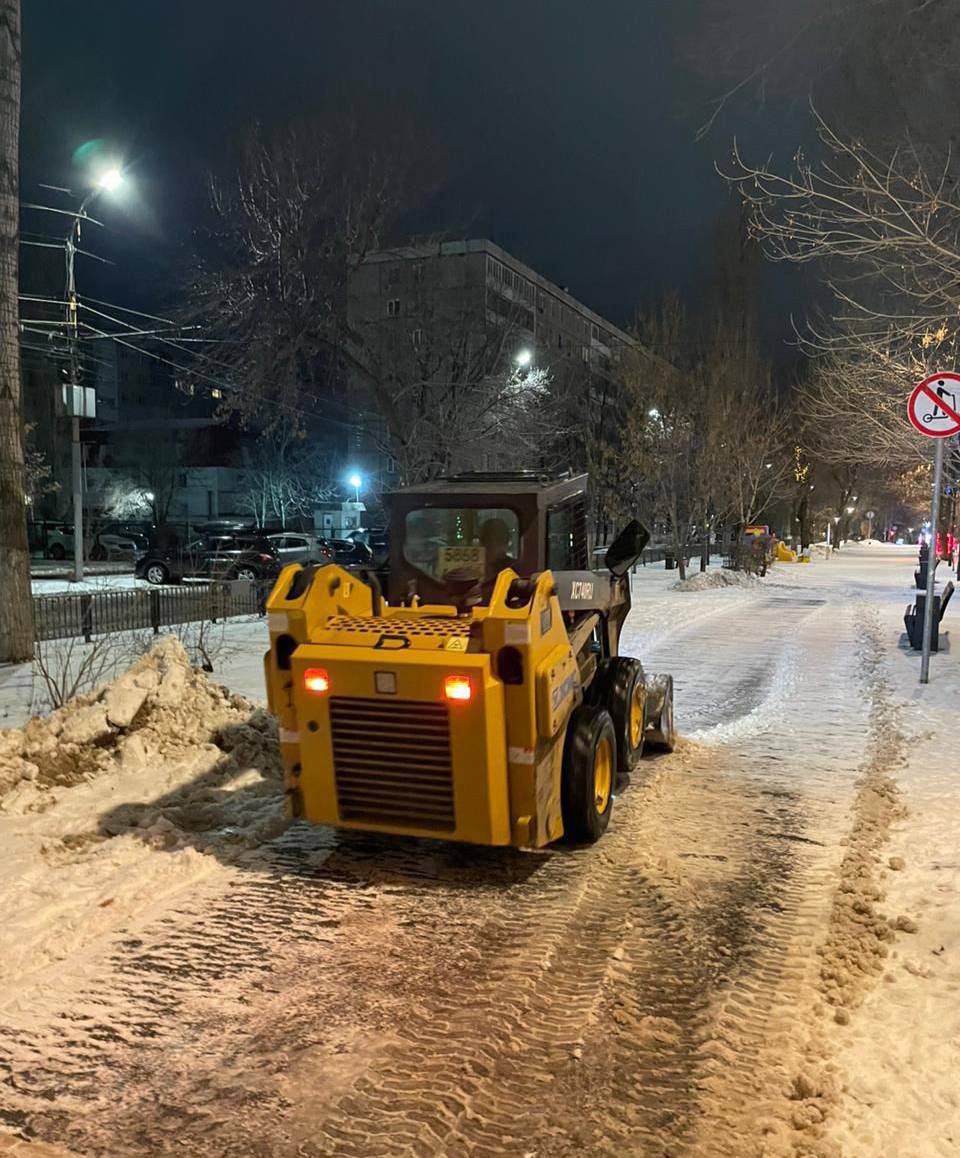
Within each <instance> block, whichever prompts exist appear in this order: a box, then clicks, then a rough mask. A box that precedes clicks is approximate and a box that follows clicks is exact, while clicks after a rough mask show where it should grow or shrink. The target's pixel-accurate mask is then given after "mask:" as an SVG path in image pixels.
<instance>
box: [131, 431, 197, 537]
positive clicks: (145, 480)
mask: <svg viewBox="0 0 960 1158" xmlns="http://www.w3.org/2000/svg"><path fill="white" fill-rule="evenodd" d="M115 466H116V469H117V471H118V475H119V480H120V483H119V486H120V493H119V495H118V496H117V497H118V499H119V501H120V503H121V504H122V505H130V506H139V507H140V508H141V509H143V507H144V506H145V507H146V508H148V509H149V511H150V514H151V517H152V519H153V522H154V523H156V524H157V525H158V526H160V525H161V524H163V523H165V522H166V521H167V519H168V518H169V516H170V508H171V506H172V505H173V498H174V495H175V493H176V490H177V485H178V483H179V480H180V474H181V472H182V471H183V453H182V447H181V444H180V441H179V439H178V438H177V437H176V436H173V437H169V436H168V437H165V438H157V437H156V436H154V437H149V436H146V437H144V436H134V435H131V436H129V437H127V438H125V439H122V440H121V442H120V443H119V446H118V449H117V453H116V460H115ZM132 513H133V512H132V511H131V514H132ZM116 517H121V516H120V515H119V514H118V515H117V516H116Z"/></svg>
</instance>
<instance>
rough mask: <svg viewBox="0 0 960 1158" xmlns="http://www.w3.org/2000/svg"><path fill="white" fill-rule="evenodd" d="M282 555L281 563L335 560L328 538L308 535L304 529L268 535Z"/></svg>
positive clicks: (268, 540) (269, 540)
mask: <svg viewBox="0 0 960 1158" xmlns="http://www.w3.org/2000/svg"><path fill="white" fill-rule="evenodd" d="M267 542H268V543H271V544H272V545H273V546H274V547H275V548H276V551H277V554H278V555H279V556H280V563H281V565H282V566H284V567H286V565H287V564H288V563H329V562H331V561H332V560H333V557H334V552H333V548H332V547H331V546H330V544H329V543H328V542H327V540H326V539H321V538H318V536H316V535H308V534H306V532H303V531H284V532H283V534H280V535H267Z"/></svg>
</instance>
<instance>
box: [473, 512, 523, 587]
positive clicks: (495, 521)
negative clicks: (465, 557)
mask: <svg viewBox="0 0 960 1158" xmlns="http://www.w3.org/2000/svg"><path fill="white" fill-rule="evenodd" d="M511 538H512V536H511V534H510V528H509V527H508V526H507V524H506V523H505V522H504V520H503V519H501V518H497V517H494V518H492V519H487V520H486V521H485V522H484V523H482V524H481V526H480V546H481V547H483V550H484V579H485V581H486V582H487V583H489V582H491V581H492V580H494V579H496V577H497V576H498V575H499V574H500V572H501V571H502V570H503V569H504V567H516V565H517V560H516V559H515V558H514V557H513V556H512V555H511V554H510V540H511Z"/></svg>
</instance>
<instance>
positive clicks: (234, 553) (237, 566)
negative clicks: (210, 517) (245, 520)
mask: <svg viewBox="0 0 960 1158" xmlns="http://www.w3.org/2000/svg"><path fill="white" fill-rule="evenodd" d="M134 572H135V574H136V576H137V578H138V579H146V581H147V582H148V583H157V584H160V583H179V582H180V580H181V579H250V580H252V581H253V582H255V583H261V582H266V581H270V580H273V579H275V578H276V576H277V575H278V574H279V573H280V560H279V558H278V556H277V551H276V548H275V547H274V546H273V545H272V544H271V543H269V542H268V541H267V540H266V539H265V538H263V536H260V535H208V536H207V537H206V538H203V539H197V540H195V541H194V542H192V543H188V544H187V546H185V547H177V546H172V547H166V548H164V547H151V548H150V549H149V550H147V551H146V552H145V553H144V554H143V555H141V556H140V557H139V558H138V559H137V562H136V566H135V568H134Z"/></svg>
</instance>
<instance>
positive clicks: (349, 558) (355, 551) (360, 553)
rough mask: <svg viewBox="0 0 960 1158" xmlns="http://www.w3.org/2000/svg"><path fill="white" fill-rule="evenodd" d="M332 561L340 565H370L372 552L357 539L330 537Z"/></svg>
mask: <svg viewBox="0 0 960 1158" xmlns="http://www.w3.org/2000/svg"><path fill="white" fill-rule="evenodd" d="M329 542H330V546H331V548H332V549H333V561H334V562H335V563H339V564H340V565H341V567H370V566H372V564H373V552H372V551H371V550H370V548H369V547H368V546H367V544H366V543H364V542H361V540H359V539H330V541H329Z"/></svg>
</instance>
